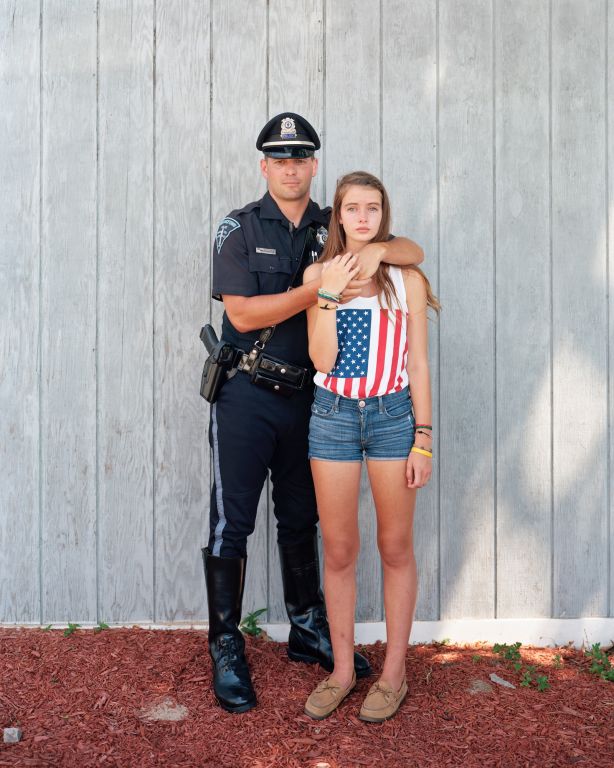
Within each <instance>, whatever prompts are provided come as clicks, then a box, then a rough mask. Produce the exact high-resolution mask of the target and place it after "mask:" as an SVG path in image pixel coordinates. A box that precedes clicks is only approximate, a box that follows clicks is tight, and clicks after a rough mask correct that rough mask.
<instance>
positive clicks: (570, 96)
mask: <svg viewBox="0 0 614 768" xmlns="http://www.w3.org/2000/svg"><path fill="white" fill-rule="evenodd" d="M552 13H553V18H552V62H553V67H552V155H553V166H552V215H553V218H552V253H553V350H554V359H553V424H554V429H553V446H554V453H553V474H554V547H555V549H554V585H555V590H554V616H555V617H557V618H558V617H565V618H567V617H572V616H589V615H594V616H605V615H606V612H607V610H608V606H607V588H606V580H605V578H604V574H605V573H606V571H607V560H608V556H607V551H608V543H607V539H606V536H607V524H606V522H607V515H608V510H607V506H606V505H607V494H606V483H607V477H606V472H607V466H606V464H607V459H606V456H607V450H606V449H607V441H606V429H607V427H606V424H607V387H608V382H607V381H606V372H607V361H606V348H607V319H606V288H607V287H606V282H605V281H606V217H605V215H604V213H605V206H604V201H605V200H606V188H605V173H604V169H605V168H606V156H605V145H604V144H605V143H604V136H605V102H604V96H605V94H604V73H605V36H604V20H605V3H604V2H603V1H602V0H587V2H583V3H578V2H575V0H561V2H557V3H554V4H553V6H552Z"/></svg>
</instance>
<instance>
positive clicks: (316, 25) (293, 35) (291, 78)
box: [268, 0, 325, 621]
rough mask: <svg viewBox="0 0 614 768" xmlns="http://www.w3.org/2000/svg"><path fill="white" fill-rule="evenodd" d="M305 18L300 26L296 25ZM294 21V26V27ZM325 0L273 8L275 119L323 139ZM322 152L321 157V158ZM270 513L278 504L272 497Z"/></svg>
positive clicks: (280, 614) (281, 0) (275, 2)
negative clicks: (289, 117)
mask: <svg viewBox="0 0 614 768" xmlns="http://www.w3.org/2000/svg"><path fill="white" fill-rule="evenodd" d="M296 19H300V22H299V23H297V22H296V21H294V23H292V22H291V20H296ZM289 22H290V23H289ZM323 41H324V30H323V5H322V0H299V2H294V0H272V2H270V4H269V116H272V115H276V114H279V113H280V112H283V111H284V110H288V111H290V112H298V114H299V115H303V116H304V117H305V118H307V120H309V122H310V123H311V124H312V125H313V127H314V128H315V129H316V131H317V132H318V135H319V136H321V135H322V121H323V117H324V113H323V97H324V94H323V89H324V71H323V58H324V48H323ZM321 154H322V153H321V152H318V153H316V155H318V156H319V155H321ZM323 172H324V171H323V167H322V165H320V166H319V169H318V175H317V176H316V178H315V179H314V180H313V183H312V185H311V197H312V199H314V200H316V201H317V202H319V203H320V205H324V204H325V201H324V200H323V199H322V189H323V186H324V185H323V181H322V178H323V176H322V174H323ZM269 509H271V510H273V501H272V499H270V498H269ZM268 544H269V597H268V606H269V613H268V620H269V621H287V614H286V609H285V606H284V600H283V589H282V584H281V577H280V566H279V551H278V549H277V526H276V524H275V520H274V518H273V515H272V514H271V517H270V521H269V538H268Z"/></svg>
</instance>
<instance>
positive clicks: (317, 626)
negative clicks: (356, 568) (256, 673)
mask: <svg viewBox="0 0 614 768" xmlns="http://www.w3.org/2000/svg"><path fill="white" fill-rule="evenodd" d="M279 557H280V560H281V575H282V580H283V584H284V600H285V603H286V610H287V611H288V618H289V619H290V637H289V638H288V656H289V657H290V658H291V659H292V661H303V662H306V663H307V664H315V663H316V662H317V663H318V664H320V666H322V667H324V669H325V670H326V671H327V672H332V671H333V667H334V664H335V662H334V659H333V647H332V645H331V641H330V629H329V627H328V619H327V617H326V606H325V605H324V596H323V595H322V590H321V589H320V565H319V562H318V542H317V538H316V535H315V534H314V536H313V538H312V539H310V540H308V541H306V542H304V543H300V544H279ZM354 669H355V670H356V677H368V675H370V674H371V666H370V664H369V662H368V661H367V659H365V657H364V656H361V655H360V654H359V653H356V652H355V653H354Z"/></svg>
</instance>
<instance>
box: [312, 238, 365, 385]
mask: <svg viewBox="0 0 614 768" xmlns="http://www.w3.org/2000/svg"><path fill="white" fill-rule="evenodd" d="M356 261H357V260H356V257H355V256H352V255H351V254H349V253H346V254H343V255H340V256H335V258H334V259H331V260H330V261H327V262H325V263H324V264H321V263H316V264H311V265H310V266H309V267H307V269H306V270H305V272H304V275H303V282H305V283H306V282H309V281H311V280H317V279H318V278H320V280H321V285H322V289H323V290H325V291H327V292H329V293H333V294H339V293H340V292H341V291H342V290H343V289H344V288H345V287H346V285H347V284H348V283H349V282H350V280H351V279H352V277H354V276H355V275H356V274H357V273H358V269H359V266H358V265H357V263H356ZM327 306H328V307H329V308H328V309H325V307H327ZM307 334H308V337H309V357H310V358H311V361H312V363H313V364H314V367H315V369H316V370H317V371H320V372H321V373H328V372H329V371H330V370H332V368H334V366H335V361H336V360H337V354H338V352H339V347H338V344H337V311H336V303H335V302H334V301H331V300H330V299H320V298H319V299H318V302H317V303H316V304H315V305H312V306H311V307H308V308H307Z"/></svg>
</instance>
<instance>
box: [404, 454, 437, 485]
mask: <svg viewBox="0 0 614 768" xmlns="http://www.w3.org/2000/svg"><path fill="white" fill-rule="evenodd" d="M432 472H433V459H432V458H431V457H430V456H423V455H422V454H421V453H410V454H409V456H408V458H407V468H406V470H405V476H406V477H407V487H408V488H422V487H423V486H425V485H426V484H427V483H428V481H429V480H430V479H431V473H432Z"/></svg>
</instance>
